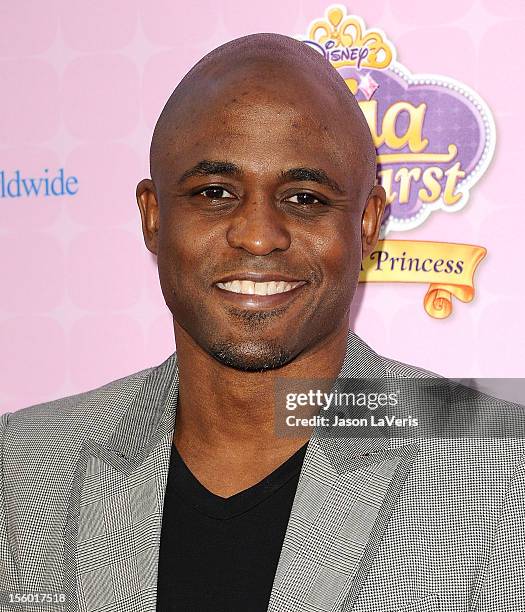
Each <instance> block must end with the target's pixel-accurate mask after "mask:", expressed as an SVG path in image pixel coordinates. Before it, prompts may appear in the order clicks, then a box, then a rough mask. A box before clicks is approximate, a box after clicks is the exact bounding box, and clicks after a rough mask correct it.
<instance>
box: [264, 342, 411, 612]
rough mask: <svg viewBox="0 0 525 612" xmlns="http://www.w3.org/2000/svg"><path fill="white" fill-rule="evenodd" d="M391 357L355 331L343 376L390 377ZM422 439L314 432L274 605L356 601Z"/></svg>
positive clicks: (283, 610)
mask: <svg viewBox="0 0 525 612" xmlns="http://www.w3.org/2000/svg"><path fill="white" fill-rule="evenodd" d="M386 376H387V375H386V371H385V368H384V362H383V360H382V358H381V357H380V356H378V355H377V354H376V353H374V352H373V351H372V350H371V349H370V348H369V347H368V346H367V345H366V344H365V343H364V342H363V341H362V340H361V339H360V338H359V337H358V336H356V335H355V334H354V333H353V332H350V334H349V337H348V345H347V352H346V355H345V359H344V362H343V365H342V368H341V372H340V374H339V378H352V377H353V378H359V379H365V378H372V379H374V378H384V377H386ZM418 450H419V445H418V444H416V443H412V442H408V443H404V442H402V441H400V440H399V439H398V440H396V441H395V444H392V441H391V440H390V439H389V438H387V437H386V436H384V435H382V436H378V437H374V438H363V437H361V438H360V437H331V438H330V437H327V436H326V435H325V434H324V433H323V432H322V431H321V429H319V428H317V429H316V430H315V431H314V434H313V436H312V438H311V439H310V442H309V443H308V448H307V452H306V456H305V460H304V463H303V467H302V470H301V475H300V478H299V483H298V487H297V492H296V495H295V499H294V503H293V506H292V511H291V514H290V519H289V522H288V526H287V530H286V534H285V538H284V542H283V547H282V550H281V555H280V558H279V564H278V567H277V572H276V576H275V580H274V583H273V588H272V593H271V597H270V603H269V607H268V611H269V612H298V611H299V610H301V611H303V610H304V611H308V612H336V611H339V610H341V608H342V606H343V604H344V605H345V606H346V607H345V610H346V609H348V610H350V609H351V608H352V606H353V605H354V603H355V602H356V600H357V598H358V596H359V593H360V591H361V589H362V587H363V584H364V582H365V580H366V577H367V575H368V573H369V571H370V568H371V566H372V562H373V560H374V557H375V555H376V553H377V551H378V548H379V545H380V543H381V540H382V537H383V535H384V532H385V529H386V527H387V525H388V522H389V519H390V516H391V514H392V511H393V509H394V505H395V503H396V500H397V498H398V495H399V493H400V491H401V489H402V486H403V484H404V482H405V479H406V476H407V474H408V471H409V470H410V468H411V466H412V464H413V462H414V459H415V457H416V455H417V452H418Z"/></svg>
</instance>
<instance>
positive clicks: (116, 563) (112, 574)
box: [64, 355, 178, 612]
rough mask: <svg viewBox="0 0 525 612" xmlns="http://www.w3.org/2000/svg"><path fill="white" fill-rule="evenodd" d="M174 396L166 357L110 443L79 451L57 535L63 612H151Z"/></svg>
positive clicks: (173, 372) (171, 362)
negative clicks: (60, 548) (62, 543)
mask: <svg viewBox="0 0 525 612" xmlns="http://www.w3.org/2000/svg"><path fill="white" fill-rule="evenodd" d="M177 392H178V370H177V367H176V357H175V355H173V356H172V357H170V358H169V359H168V360H167V361H166V362H164V364H162V365H161V366H159V367H158V368H156V369H155V370H152V372H151V374H150V375H149V377H148V378H147V380H146V381H145V383H144V384H143V385H142V387H141V389H140V390H139V392H138V394H137V395H136V397H135V398H134V400H133V401H132V402H131V404H130V406H129V408H128V409H127V410H126V411H125V412H124V415H123V417H122V418H121V419H120V421H119V423H118V425H117V427H116V429H115V431H114V433H113V434H112V435H111V437H110V438H109V439H108V440H95V439H88V440H87V441H86V443H85V445H84V447H83V449H82V452H81V455H80V458H79V460H78V463H77V466H76V473H75V480H74V485H73V490H72V494H71V499H70V505H69V509H68V519H67V525H66V531H65V546H64V580H65V585H64V586H65V592H66V596H67V598H68V610H70V611H77V610H78V611H79V612H90V611H91V610H97V609H101V608H103V609H104V610H105V611H106V612H111V611H113V610H115V611H116V610H119V611H121V610H132V609H133V610H135V609H140V610H141V612H154V611H155V607H156V591H157V566H158V552H159V543H160V532H161V525H162V509H163V505H164V492H165V488H166V480H167V475H168V468H169V459H170V452H171V439H172V433H173V428H174V422H175V406H176V400H177ZM111 409H112V407H111V406H108V410H111Z"/></svg>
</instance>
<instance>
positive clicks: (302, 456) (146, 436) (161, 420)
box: [0, 34, 525, 612]
mask: <svg viewBox="0 0 525 612" xmlns="http://www.w3.org/2000/svg"><path fill="white" fill-rule="evenodd" d="M375 177H376V167H375V151H374V148H373V144H372V140H371V136H370V133H369V131H368V128H367V125H366V122H365V119H364V117H363V115H362V114H361V112H360V110H359V108H358V105H357V103H356V101H355V99H354V98H353V96H352V95H351V93H350V92H349V90H348V88H347V87H346V85H345V83H344V81H343V80H342V79H341V78H340V77H339V75H338V74H337V72H336V71H335V70H334V69H333V68H332V67H331V66H330V65H329V64H328V63H327V62H326V61H325V60H324V59H323V58H322V57H321V56H320V55H318V54H317V53H316V52H315V51H313V50H312V49H310V48H308V47H307V46H306V45H304V44H302V43H300V42H297V41H294V40H292V39H289V38H287V37H284V36H278V35H271V34H260V35H254V36H248V37H245V38H241V39H238V40H236V41H233V42H232V43H228V44H226V45H224V46H222V47H220V48H218V49H216V50H215V51H213V52H212V53H210V54H209V55H208V56H206V57H205V58H204V59H203V60H201V61H200V62H199V63H198V64H197V65H196V66H195V67H194V68H193V69H192V70H191V71H190V72H189V73H188V74H187V75H186V77H185V78H184V79H183V80H182V82H181V83H180V84H179V86H178V87H177V88H176V90H175V91H174V93H173V94H172V96H171V97H170V99H169V100H168V102H167V104H166V106H165V108H164V110H163V112H162V114H161V116H160V118H159V120H158V123H157V126H156V128H155V132H154V135H153V140H152V145H151V179H146V180H143V181H141V182H140V183H139V185H138V187H137V200H138V204H139V208H140V213H141V217H142V228H143V233H144V238H145V242H146V245H147V247H148V248H149V249H150V250H151V251H152V252H153V253H155V254H156V255H157V257H158V267H159V276H160V282H161V286H162V290H163V294H164V297H165V300H166V304H167V305H168V307H169V309H170V310H171V312H172V313H173V320H174V329H175V337H176V345H177V354H176V355H173V356H171V357H170V358H169V359H168V360H167V361H166V362H165V363H163V364H161V365H160V366H159V367H156V368H151V369H149V370H145V371H143V372H139V373H137V374H134V375H131V376H129V377H127V378H124V379H122V380H119V381H115V382H113V383H110V384H109V385H106V386H105V387H102V388H100V389H96V390H94V391H91V392H88V393H85V394H82V395H80V396H75V397H72V398H66V399H63V400H59V401H56V402H51V403H49V404H44V405H40V406H35V407H32V408H29V409H25V410H22V411H19V412H17V413H13V414H10V415H4V417H3V439H4V441H3V453H2V457H3V467H2V472H1V473H2V485H3V486H2V496H1V497H0V553H1V556H0V559H1V565H0V570H1V571H0V589H2V590H3V591H5V592H6V596H5V601H4V604H3V606H4V607H3V608H2V609H5V610H12V609H13V605H11V604H10V603H9V601H8V597H7V595H8V594H11V596H12V594H13V593H14V594H15V595H16V594H18V595H19V596H20V594H22V595H24V594H28V593H37V592H40V593H45V594H49V595H53V596H54V597H55V599H54V600H53V601H50V598H47V599H46V601H45V602H44V603H43V604H39V607H38V609H39V610H56V609H60V607H59V603H60V602H59V601H58V599H57V594H60V593H63V595H64V597H65V598H66V604H65V609H67V610H82V611H92V610H93V611H94V610H104V611H108V612H109V611H117V610H118V611H127V610H144V611H150V612H152V611H153V610H155V609H158V610H178V611H180V610H183V611H187V610H195V611H202V612H204V611H207V610H212V609H213V610H216V611H223V610H228V611H229V612H232V611H234V610H246V611H250V612H256V611H259V610H270V611H272V612H278V611H279V612H285V611H287V612H288V611H309V612H313V611H336V610H342V611H345V612H348V611H350V610H354V611H357V612H365V611H368V612H371V611H374V612H388V611H392V612H393V611H394V610H395V611H397V612H400V611H402V610H403V611H406V612H408V611H411V612H416V611H430V610H432V611H434V610H447V611H448V610H457V611H459V610H461V611H466V610H469V611H471V612H489V611H493V610H516V611H517V610H523V609H525V590H524V586H523V576H524V571H525V565H524V558H525V546H524V543H523V538H522V529H523V518H524V517H525V507H524V503H525V502H524V500H525V478H524V460H523V453H524V450H525V445H524V444H523V442H522V441H521V439H517V438H516V439H513V440H505V439H492V440H491V439H467V440H465V439H462V440H453V439H426V440H420V441H414V440H413V439H410V440H399V439H397V440H394V439H390V438H389V437H388V436H378V437H375V438H367V437H358V436H343V437H337V436H334V437H330V436H328V437H326V436H322V435H320V434H319V433H318V431H317V430H316V431H315V432H314V433H313V434H312V433H311V432H310V433H308V434H304V435H301V436H300V437H296V436H278V435H277V434H276V431H275V418H276V417H275V411H274V408H275V401H274V397H275V385H276V382H277V381H278V380H281V381H282V380H284V381H285V382H286V380H288V381H290V384H292V382H293V381H296V380H299V379H312V378H316V379H323V380H329V381H334V380H335V379H337V378H340V377H347V378H349V377H351V378H354V379H358V378H362V379H365V378H366V379H379V380H381V379H390V380H392V379H394V380H397V379H399V380H401V379H403V378H410V377H416V378H421V377H425V376H428V374H427V373H425V372H423V371H420V370H417V369H416V368H412V367H411V366H405V365H403V364H399V363H397V362H394V361H392V360H388V359H385V358H382V357H380V356H379V355H377V354H376V353H374V351H373V350H372V349H371V348H369V347H368V346H367V345H366V344H365V343H364V342H363V341H362V340H360V339H359V338H358V337H357V336H356V335H355V334H354V333H353V332H352V331H350V330H349V328H348V320H349V309H350V306H351V302H352V298H353V295H354V292H355V288H356V285H357V282H358V274H359V270H360V263H361V260H362V258H363V257H365V256H366V255H367V254H369V253H370V252H371V250H372V249H373V247H374V245H375V243H376V241H377V237H378V233H379V229H380V224H381V218H382V214H383V211H384V207H385V194H384V191H383V189H382V188H381V187H380V186H378V185H377V184H376V180H375ZM438 408H439V407H438ZM7 592H8V593H7ZM11 599H12V597H11ZM18 601H23V600H21V599H20V597H18ZM26 601H27V598H26ZM32 601H34V599H33V600H32ZM33 606H35V604H33ZM27 609H37V608H36V607H28V608H27Z"/></svg>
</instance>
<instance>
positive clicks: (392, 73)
mask: <svg viewBox="0 0 525 612" xmlns="http://www.w3.org/2000/svg"><path fill="white" fill-rule="evenodd" d="M338 71H339V73H340V74H341V76H342V77H343V78H344V79H347V82H348V83H350V82H353V84H354V86H355V85H356V84H357V86H358V90H357V92H356V93H355V95H356V98H357V100H358V102H359V103H360V105H361V108H362V109H363V110H364V109H365V108H366V109H367V110H368V115H367V119H368V121H369V124H370V123H371V120H370V117H373V119H372V122H374V125H375V133H376V134H378V138H379V139H380V140H384V138H383V139H382V138H381V135H382V134H383V136H384V134H390V137H391V138H390V142H387V141H388V140H389V139H388V138H387V139H386V141H385V142H380V143H379V146H378V147H377V152H378V156H379V157H378V163H379V170H380V172H379V178H380V181H381V183H382V184H383V185H384V186H385V189H386V190H387V193H390V195H391V198H392V202H391V204H390V206H389V207H387V213H386V215H385V218H384V220H383V234H386V233H387V232H388V231H390V230H398V231H399V230H401V231H403V230H407V229H411V228H413V227H417V226H418V225H420V224H421V223H423V221H424V220H425V219H426V218H427V217H428V216H429V214H430V213H431V212H432V211H433V210H438V209H445V210H447V209H448V210H449V211H453V210H459V209H460V208H462V207H463V206H464V205H465V204H466V202H467V199H468V195H469V189H470V188H471V187H472V185H473V184H474V183H475V182H476V181H477V180H478V179H479V178H480V176H481V175H482V174H483V172H484V171H485V169H486V168H487V166H488V164H489V162H490V159H491V157H492V154H493V151H494V144H495V127H494V122H493V119H492V115H491V113H490V111H489V109H488V108H487V106H486V105H485V103H484V102H483V100H481V99H480V98H479V96H478V95H477V94H475V93H474V92H473V91H471V90H470V89H469V88H468V87H466V86H465V85H462V84H461V83H458V82H456V81H454V80H452V79H449V78H447V77H442V76H436V75H412V74H410V72H408V71H407V70H406V69H405V68H404V67H403V66H402V65H401V64H399V63H394V64H392V65H391V66H390V67H389V68H388V69H387V70H370V69H369V70H357V69H356V68H353V67H348V66H344V67H341V68H339V69H338ZM371 101H375V103H376V104H370V102H371ZM399 102H403V103H408V105H411V106H412V107H413V108H414V109H415V108H418V107H419V108H420V110H419V111H418V112H419V113H420V115H418V116H419V118H420V119H421V121H420V122H419V131H420V138H419V144H420V146H419V151H417V152H414V151H412V150H411V147H410V146H409V145H408V144H406V143H405V144H403V142H402V141H403V139H402V136H403V135H404V134H406V133H407V128H409V127H410V124H411V122H412V123H413V124H414V128H417V125H416V124H417V123H418V122H417V121H413V120H414V117H415V116H416V115H417V113H416V111H414V115H413V116H411V114H410V113H409V112H407V111H406V110H405V111H401V112H398V113H397V115H395V113H392V110H393V109H392V106H393V105H395V104H396V103H399ZM422 104H423V105H425V106H424V107H420V105H422ZM372 109H375V113H372V112H371V110H372ZM389 109H390V113H389ZM387 113H389V116H390V118H392V116H393V115H395V116H396V119H395V121H394V122H392V121H390V122H388V121H387V122H386V124H388V125H390V128H392V125H394V131H392V129H390V130H388V125H386V124H385V125H386V129H385V130H383V120H384V119H385V116H386V114H387ZM365 114H367V113H365ZM374 125H372V126H371V127H374ZM372 132H373V133H374V129H372ZM415 132H417V129H415ZM396 135H397V136H398V137H401V141H400V143H401V146H392V137H393V136H396ZM415 140H416V141H417V140H418V139H417V138H416V139H415ZM423 142H424V143H425V144H424V147H423V144H422V143H423ZM394 144H395V143H394ZM458 164H459V166H458ZM425 171H427V172H426V174H424V173H425ZM409 175H410V176H409ZM425 177H427V178H428V181H427V182H428V185H427V184H426V182H425ZM447 180H448V189H447ZM438 185H439V190H440V193H439V197H436V194H437V191H438ZM431 188H433V191H432V189H431ZM425 198H426V200H427V201H425ZM429 200H430V201H429Z"/></svg>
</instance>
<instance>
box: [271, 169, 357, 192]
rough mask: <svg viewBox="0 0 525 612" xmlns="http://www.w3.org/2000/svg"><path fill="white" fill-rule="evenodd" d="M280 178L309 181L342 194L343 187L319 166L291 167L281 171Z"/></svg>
mask: <svg viewBox="0 0 525 612" xmlns="http://www.w3.org/2000/svg"><path fill="white" fill-rule="evenodd" d="M281 180H283V181H310V182H312V183H319V184H320V185H326V186H327V187H330V189H332V191H336V192H338V193H340V194H343V193H344V192H345V191H344V189H343V188H342V187H341V186H340V185H339V184H338V183H337V182H336V181H335V180H334V179H332V178H330V177H329V176H328V174H326V172H325V171H324V170H320V169H319V168H291V169H290V170H285V171H283V172H281Z"/></svg>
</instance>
